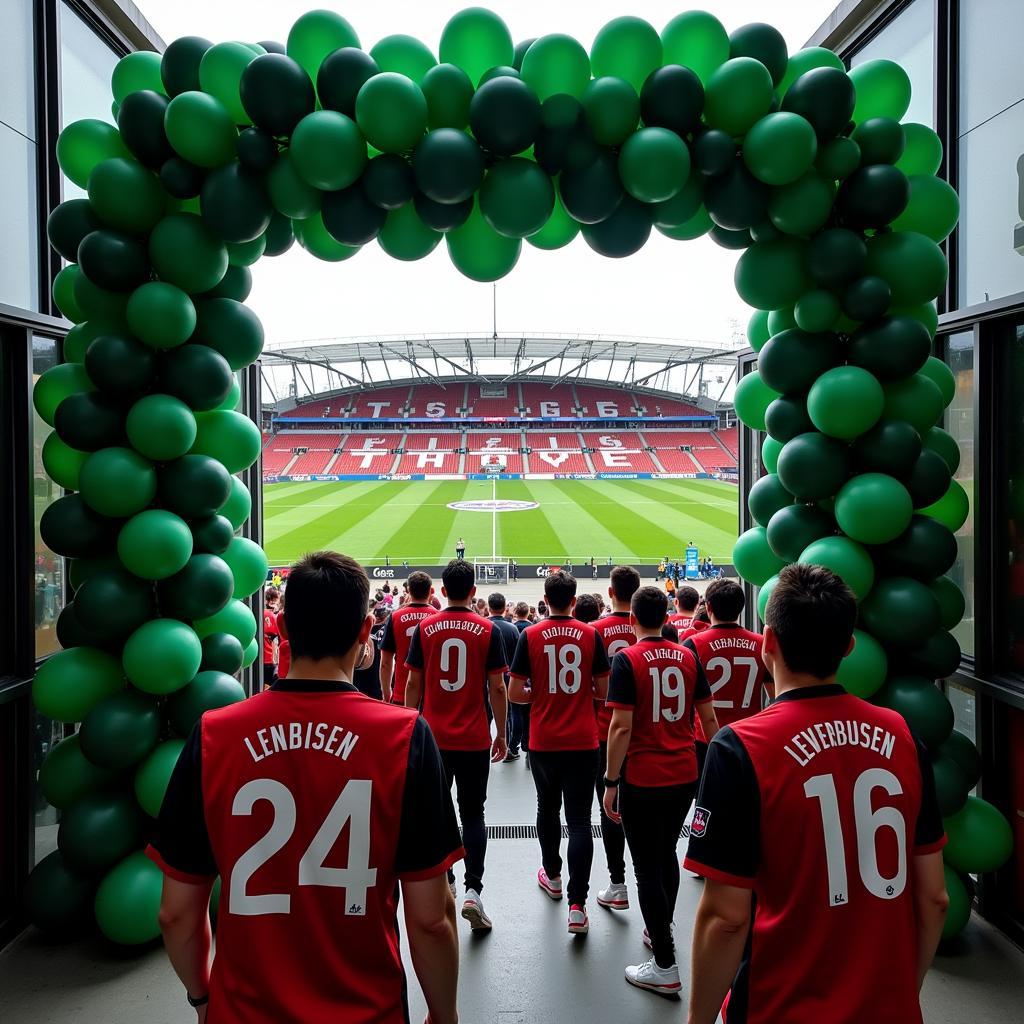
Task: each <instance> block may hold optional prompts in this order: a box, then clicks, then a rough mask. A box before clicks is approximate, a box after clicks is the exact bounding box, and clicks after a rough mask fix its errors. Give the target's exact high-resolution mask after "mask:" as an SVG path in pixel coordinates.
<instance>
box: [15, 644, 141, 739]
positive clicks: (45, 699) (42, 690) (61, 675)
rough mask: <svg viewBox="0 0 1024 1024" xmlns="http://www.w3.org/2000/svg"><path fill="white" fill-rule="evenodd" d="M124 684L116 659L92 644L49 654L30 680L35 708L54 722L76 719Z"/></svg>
mask: <svg viewBox="0 0 1024 1024" xmlns="http://www.w3.org/2000/svg"><path fill="white" fill-rule="evenodd" d="M123 686H124V675H123V673H122V672H121V666H120V665H119V664H118V663H117V661H116V659H114V658H112V657H111V656H110V655H109V654H107V652H106V651H98V650H95V649H94V648H92V647H71V648H69V649H68V650H66V651H58V652H57V653H56V654H52V655H50V657H49V658H47V659H46V660H45V661H44V662H43V663H42V664H41V665H40V666H39V669H38V671H37V672H36V674H35V678H34V679H33V680H32V701H33V703H34V704H35V706H36V710H37V711H38V712H39V713H40V714H41V715H45V716H46V717H47V718H52V719H54V720H55V721H58V722H80V721H81V720H82V719H83V718H85V716H86V715H87V714H88V713H89V712H90V711H91V710H92V709H93V708H94V707H95V706H96V705H97V704H99V703H100V701H102V700H105V699H106V698H107V697H111V696H113V695H114V694H115V693H117V692H118V690H120V689H122V688H123Z"/></svg>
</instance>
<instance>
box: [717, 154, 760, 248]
mask: <svg viewBox="0 0 1024 1024" xmlns="http://www.w3.org/2000/svg"><path fill="white" fill-rule="evenodd" d="M704 206H705V207H706V208H707V211H708V213H709V214H710V215H711V219H712V220H713V221H714V222H715V223H716V224H718V225H719V226H720V227H723V228H727V229H728V230H730V231H738V230H740V229H741V228H751V227H753V226H754V225H755V224H760V223H761V222H762V221H764V220H765V219H766V218H767V216H768V186H767V185H765V184H764V183H763V182H760V181H758V180H757V178H755V177H754V176H753V175H752V174H751V173H750V171H749V170H747V166H746V164H744V163H743V161H742V160H741V159H739V158H736V159H734V160H733V162H732V165H731V166H730V167H729V169H728V170H727V171H725V172H724V173H722V174H717V175H715V176H714V177H713V178H711V179H710V180H709V181H708V182H707V184H706V185H705V187H704Z"/></svg>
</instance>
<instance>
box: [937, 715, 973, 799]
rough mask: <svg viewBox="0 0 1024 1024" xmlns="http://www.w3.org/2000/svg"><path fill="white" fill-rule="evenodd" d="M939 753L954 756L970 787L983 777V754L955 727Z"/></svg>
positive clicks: (953, 758)
mask: <svg viewBox="0 0 1024 1024" xmlns="http://www.w3.org/2000/svg"><path fill="white" fill-rule="evenodd" d="M939 753H940V754H942V755H943V756H944V757H949V758H952V760H954V761H955V762H956V763H957V764H958V765H959V766H960V770H961V771H962V772H963V773H964V777H965V778H966V779H967V786H968V788H973V787H974V786H975V785H976V784H977V782H978V780H979V779H980V778H981V755H980V754H979V753H978V748H977V747H976V746H975V745H974V744H973V743H972V742H971V741H970V739H968V738H967V737H966V736H965V735H964V734H963V733H962V732H958V731H957V730H956V729H954V730H953V731H952V732H951V733H950V734H949V737H948V739H947V740H946V741H945V743H943V744H942V746H940V747H939Z"/></svg>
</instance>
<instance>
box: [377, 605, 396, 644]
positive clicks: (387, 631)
mask: <svg viewBox="0 0 1024 1024" xmlns="http://www.w3.org/2000/svg"><path fill="white" fill-rule="evenodd" d="M394 618H395V616H394V615H393V614H392V615H389V616H388V620H387V622H385V623H384V636H383V637H382V638H381V641H380V649H381V650H382V651H391V652H392V653H394V651H395V650H396V648H395V628H394V626H392V625H391V623H392V621H393V620H394Z"/></svg>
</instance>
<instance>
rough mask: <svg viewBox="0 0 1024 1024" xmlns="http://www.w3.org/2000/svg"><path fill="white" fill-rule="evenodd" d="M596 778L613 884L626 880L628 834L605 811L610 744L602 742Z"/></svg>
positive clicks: (606, 858) (610, 877)
mask: <svg viewBox="0 0 1024 1024" xmlns="http://www.w3.org/2000/svg"><path fill="white" fill-rule="evenodd" d="M599 757H600V760H599V762H598V765H597V773H596V776H595V779H594V788H595V790H596V791H597V806H598V807H599V808H600V809H601V841H602V842H603V843H604V857H605V860H606V861H608V877H609V879H610V880H611V882H612V885H622V883H623V882H625V881H626V834H625V833H624V832H623V831H622V826H621V825H619V824H617V823H616V822H614V821H612V819H611V818H609V817H608V815H607V814H605V813H604V770H605V768H606V767H607V765H608V744H607V743H602V744H601V750H600V754H599Z"/></svg>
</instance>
